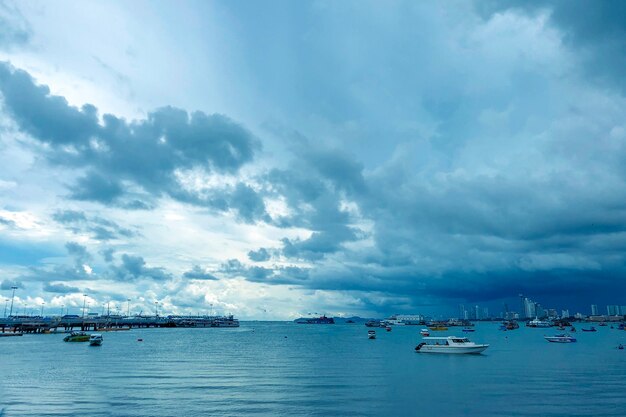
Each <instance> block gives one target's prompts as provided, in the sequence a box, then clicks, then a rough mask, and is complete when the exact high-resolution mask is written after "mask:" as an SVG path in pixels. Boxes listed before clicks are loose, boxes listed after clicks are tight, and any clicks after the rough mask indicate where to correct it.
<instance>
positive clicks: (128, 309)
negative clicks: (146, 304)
mask: <svg viewBox="0 0 626 417" xmlns="http://www.w3.org/2000/svg"><path fill="white" fill-rule="evenodd" d="M126 302H127V303H128V305H127V306H126V317H130V298H127V299H126Z"/></svg>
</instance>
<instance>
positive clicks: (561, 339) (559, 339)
mask: <svg viewBox="0 0 626 417" xmlns="http://www.w3.org/2000/svg"><path fill="white" fill-rule="evenodd" d="M543 338H544V339H546V340H547V341H548V342H552V343H574V342H576V338H575V337H572V336H570V335H568V334H555V335H554V336H544V337H543Z"/></svg>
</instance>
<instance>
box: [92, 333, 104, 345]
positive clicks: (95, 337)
mask: <svg viewBox="0 0 626 417" xmlns="http://www.w3.org/2000/svg"><path fill="white" fill-rule="evenodd" d="M100 345H102V335H101V334H100V333H92V334H91V336H90V337H89V346H100Z"/></svg>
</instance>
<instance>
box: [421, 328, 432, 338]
mask: <svg viewBox="0 0 626 417" xmlns="http://www.w3.org/2000/svg"><path fill="white" fill-rule="evenodd" d="M420 334H421V335H422V336H430V332H429V331H428V329H422V330H420Z"/></svg>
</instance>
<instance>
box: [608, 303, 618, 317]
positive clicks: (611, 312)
mask: <svg viewBox="0 0 626 417" xmlns="http://www.w3.org/2000/svg"><path fill="white" fill-rule="evenodd" d="M606 314H607V315H608V316H619V306H615V305H608V306H606Z"/></svg>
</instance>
